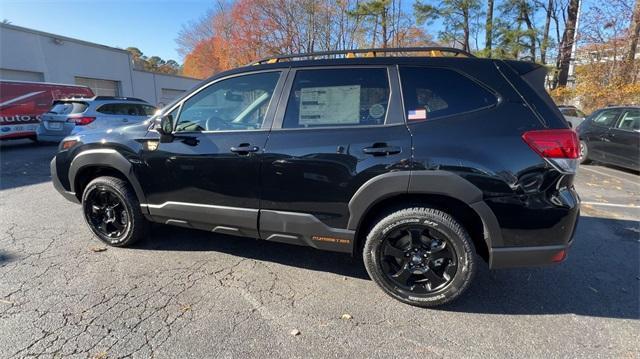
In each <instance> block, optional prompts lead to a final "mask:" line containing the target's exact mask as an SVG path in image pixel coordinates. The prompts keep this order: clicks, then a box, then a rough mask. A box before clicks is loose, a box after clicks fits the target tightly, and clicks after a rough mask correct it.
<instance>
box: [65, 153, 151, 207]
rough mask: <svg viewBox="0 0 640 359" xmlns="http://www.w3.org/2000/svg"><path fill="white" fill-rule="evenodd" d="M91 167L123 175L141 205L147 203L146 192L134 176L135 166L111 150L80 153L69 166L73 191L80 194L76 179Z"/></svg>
mask: <svg viewBox="0 0 640 359" xmlns="http://www.w3.org/2000/svg"><path fill="white" fill-rule="evenodd" d="M90 167H106V168H112V169H114V170H116V171H118V172H120V173H122V174H123V175H124V176H125V177H126V179H127V180H128V181H129V183H130V184H131V186H132V187H133V190H134V192H135V194H136V197H138V201H139V202H140V203H146V200H145V195H144V192H143V191H142V187H141V186H140V183H139V182H138V180H137V178H136V177H135V175H134V174H133V166H132V164H131V162H129V161H128V160H127V159H126V158H125V157H124V156H123V155H122V154H121V153H120V152H118V151H116V150H114V149H110V148H100V149H91V150H86V151H83V152H80V153H79V154H78V155H77V156H76V157H75V158H74V159H73V160H72V161H71V165H70V166H69V185H70V187H71V191H72V192H75V193H78V191H77V188H76V181H75V180H76V177H77V175H78V173H80V172H82V170H84V169H87V168H90Z"/></svg>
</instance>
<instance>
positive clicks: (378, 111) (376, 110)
mask: <svg viewBox="0 0 640 359" xmlns="http://www.w3.org/2000/svg"><path fill="white" fill-rule="evenodd" d="M369 116H371V117H373V118H380V117H382V116H384V106H383V105H381V104H379V103H377V104H375V105H373V106H371V107H369Z"/></svg>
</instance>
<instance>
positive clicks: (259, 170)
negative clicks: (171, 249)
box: [50, 48, 580, 307]
mask: <svg viewBox="0 0 640 359" xmlns="http://www.w3.org/2000/svg"><path fill="white" fill-rule="evenodd" d="M356 51H357V52H359V53H363V54H365V56H367V55H368V54H373V55H375V56H376V57H355V53H356ZM407 51H422V52H426V53H431V54H436V55H437V54H443V53H449V54H452V55H450V56H443V55H442V56H437V57H397V56H386V57H378V56H380V55H381V54H385V53H388V52H396V53H399V54H405V53H406V52H407ZM334 55H343V56H345V58H324V59H322V58H320V57H323V56H324V57H331V56H334ZM546 74H547V70H546V68H545V67H543V66H541V65H538V64H534V63H531V62H519V61H509V60H499V59H481V58H475V57H474V56H473V55H471V54H469V53H466V52H464V51H461V50H458V49H447V48H420V49H418V50H415V49H362V50H352V51H337V52H326V53H319V54H307V55H300V54H297V55H290V56H281V57H278V58H269V59H264V60H262V61H259V62H257V63H256V64H254V65H251V66H247V67H242V68H239V69H234V70H230V71H227V72H224V73H221V74H218V75H215V76H213V77H211V78H210V79H208V80H205V81H204V82H203V83H202V84H201V85H200V86H199V87H198V88H196V89H194V90H193V91H191V92H190V93H187V94H185V95H184V96H183V97H181V98H179V99H178V100H176V101H175V102H173V103H172V104H170V105H168V106H166V107H165V108H164V109H163V110H162V112H161V113H159V114H158V118H161V120H160V126H158V127H155V128H154V130H153V131H150V126H152V123H151V121H149V122H148V123H147V122H145V123H141V124H139V125H135V126H125V127H121V128H119V129H116V130H114V131H104V132H103V131H100V132H96V131H87V132H84V133H81V134H79V135H77V136H73V137H69V138H67V139H65V140H63V141H62V143H61V144H60V146H59V151H58V153H57V154H56V156H55V158H53V160H52V162H51V167H50V168H51V177H52V180H53V184H54V187H55V188H56V189H57V190H58V191H59V192H60V193H61V194H62V195H63V196H64V197H65V198H67V199H68V200H70V201H72V202H75V203H81V204H82V208H83V213H84V218H85V220H86V222H87V224H88V225H89V227H90V228H91V230H92V231H93V233H94V234H95V235H96V237H97V238H99V239H100V240H102V241H104V242H105V243H107V244H109V245H112V246H118V247H122V246H128V245H131V244H132V243H134V242H135V241H136V240H138V239H141V238H144V237H145V236H147V233H148V232H147V229H148V224H149V222H158V223H164V224H171V225H176V226H182V227H187V228H196V229H202V230H206V231H209V232H214V233H220V234H231V235H239V236H245V237H254V238H257V239H261V240H265V241H273V242H283V243H289V244H298V245H305V246H311V247H314V248H318V249H322V250H328V251H336V252H343V253H352V254H353V255H357V256H362V257H363V258H364V263H365V267H366V269H367V272H368V273H369V275H370V276H371V278H372V279H373V280H374V281H375V282H376V283H377V284H378V285H379V286H380V287H381V288H382V289H383V290H384V291H385V292H386V293H387V294H389V295H391V296H392V297H394V298H396V299H398V300H401V301H403V302H405V303H409V304H412V305H418V306H425V307H429V306H435V305H439V304H444V303H446V302H449V301H451V300H453V299H454V298H456V297H458V296H459V295H460V294H461V293H462V292H464V290H465V289H466V288H467V287H468V286H469V284H470V283H471V280H472V278H473V275H474V273H475V272H476V271H477V268H478V266H479V265H480V258H482V259H484V260H485V261H486V262H487V263H488V266H489V267H490V268H505V267H518V266H537V265H544V264H552V263H558V262H561V261H563V260H564V259H565V257H566V255H567V251H568V249H569V247H570V245H571V243H572V238H573V235H574V233H575V228H576V223H577V218H578V214H579V210H580V200H579V198H578V195H577V194H576V192H575V188H574V186H573V179H574V176H575V173H576V169H577V167H578V149H579V141H578V136H577V135H576V132H575V131H573V130H572V129H570V128H569V127H568V125H567V122H566V121H565V119H564V118H563V117H562V114H561V113H560V112H559V111H558V109H557V107H556V106H555V105H554V104H553V102H552V100H551V98H550V97H549V95H548V94H547V92H546V91H545V90H544V79H545V76H546ZM74 220H76V219H74ZM337 299H338V298H337ZM506 300H508V299H506Z"/></svg>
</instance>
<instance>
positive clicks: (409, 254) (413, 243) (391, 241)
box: [378, 224, 458, 294]
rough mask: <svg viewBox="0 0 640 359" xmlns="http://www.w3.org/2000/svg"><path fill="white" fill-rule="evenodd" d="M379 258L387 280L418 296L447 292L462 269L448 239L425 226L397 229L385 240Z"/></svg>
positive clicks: (406, 226)
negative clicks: (446, 287) (445, 289)
mask: <svg viewBox="0 0 640 359" xmlns="http://www.w3.org/2000/svg"><path fill="white" fill-rule="evenodd" d="M378 256H379V258H378V259H379V263H380V264H381V265H382V269H383V270H384V273H385V275H386V279H387V280H388V281H390V282H391V284H393V285H394V286H398V287H400V288H402V289H405V290H408V291H411V292H412V293H414V294H428V293H433V292H436V291H438V290H440V289H442V288H444V287H445V286H447V285H448V284H449V283H451V281H452V279H453V276H454V275H455V273H456V271H457V268H458V263H457V261H456V253H455V249H454V248H453V246H452V245H451V244H450V243H449V240H448V239H447V237H446V235H444V234H443V233H441V232H439V231H438V230H437V229H433V228H429V227H426V226H424V225H422V224H410V225H405V226H401V227H397V228H394V230H393V231H391V232H389V234H387V237H386V238H385V239H384V240H383V242H382V250H381V251H379V252H378Z"/></svg>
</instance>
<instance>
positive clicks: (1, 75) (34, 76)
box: [0, 69, 44, 82]
mask: <svg viewBox="0 0 640 359" xmlns="http://www.w3.org/2000/svg"><path fill="white" fill-rule="evenodd" d="M0 79H2V80H13V81H32V82H43V81H44V74H43V73H42V72H34V71H22V70H9V69H0Z"/></svg>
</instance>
